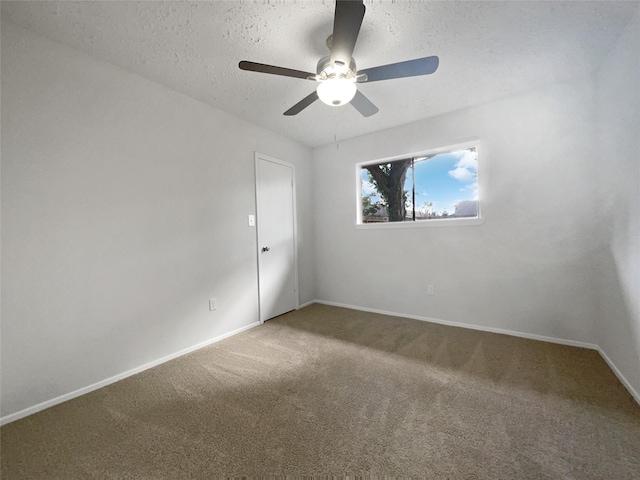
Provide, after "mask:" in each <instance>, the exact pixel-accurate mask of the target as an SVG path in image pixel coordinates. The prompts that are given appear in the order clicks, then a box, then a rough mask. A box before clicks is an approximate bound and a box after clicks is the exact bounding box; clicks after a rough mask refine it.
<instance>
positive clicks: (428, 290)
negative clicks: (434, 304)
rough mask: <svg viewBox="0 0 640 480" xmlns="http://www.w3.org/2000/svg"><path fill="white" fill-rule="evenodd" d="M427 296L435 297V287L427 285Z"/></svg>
mask: <svg viewBox="0 0 640 480" xmlns="http://www.w3.org/2000/svg"><path fill="white" fill-rule="evenodd" d="M427 295H435V293H433V285H427Z"/></svg>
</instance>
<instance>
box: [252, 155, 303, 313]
mask: <svg viewBox="0 0 640 480" xmlns="http://www.w3.org/2000/svg"><path fill="white" fill-rule="evenodd" d="M254 159H255V190H256V267H257V269H256V272H257V277H256V280H257V284H258V285H257V286H258V320H259V322H260V323H264V322H265V321H266V320H262V314H261V313H262V306H261V305H260V245H261V243H260V215H259V212H260V209H259V205H260V168H259V166H260V161H261V160H263V161H267V162H272V163H275V164H277V165H282V166H283V167H288V168H290V169H291V181H292V183H293V184H292V185H291V187H292V188H291V201H292V202H293V288H294V303H295V305H294V310H298V308H300V289H299V288H298V212H297V208H296V205H297V203H298V202H297V198H296V167H295V165H294V164H292V163H289V162H285V161H283V160H279V159H277V158H274V157H270V156H269V155H264V154H262V153H259V152H254Z"/></svg>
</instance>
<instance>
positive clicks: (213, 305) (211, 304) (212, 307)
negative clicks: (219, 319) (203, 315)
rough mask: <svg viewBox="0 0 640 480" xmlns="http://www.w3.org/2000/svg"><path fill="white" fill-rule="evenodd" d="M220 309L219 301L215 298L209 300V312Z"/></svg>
mask: <svg viewBox="0 0 640 480" xmlns="http://www.w3.org/2000/svg"><path fill="white" fill-rule="evenodd" d="M217 309H218V300H217V299H215V298H210V299H209V311H211V312H213V311H214V310H217Z"/></svg>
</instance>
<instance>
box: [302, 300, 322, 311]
mask: <svg viewBox="0 0 640 480" xmlns="http://www.w3.org/2000/svg"><path fill="white" fill-rule="evenodd" d="M314 303H320V302H318V301H317V300H311V301H310V302H306V303H303V304H302V305H298V308H296V310H300V309H301V308H304V307H308V306H309V305H312V304H314Z"/></svg>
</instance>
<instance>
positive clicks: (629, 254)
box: [594, 10, 640, 392]
mask: <svg viewBox="0 0 640 480" xmlns="http://www.w3.org/2000/svg"><path fill="white" fill-rule="evenodd" d="M597 109H598V138H599V141H600V155H599V161H598V171H599V181H600V187H601V189H600V194H601V207H600V208H601V209H602V213H603V215H604V217H605V218H606V219H608V222H609V223H608V227H609V231H610V236H609V237H608V239H607V244H606V245H605V247H604V248H603V249H602V251H601V252H599V255H598V257H597V259H598V264H597V270H596V271H595V272H594V274H595V275H596V278H597V280H598V290H597V291H598V293H599V295H598V305H599V310H598V312H599V315H598V316H599V318H600V322H599V324H598V326H599V328H598V343H599V345H600V347H601V349H602V350H603V351H604V352H605V353H606V355H607V356H608V357H609V358H610V359H611V360H612V361H613V363H614V364H615V365H616V367H617V368H618V369H619V370H620V372H621V373H622V374H623V375H624V376H625V378H626V379H627V380H628V381H629V383H630V384H631V385H632V386H633V388H634V389H635V390H636V392H640V10H639V13H638V15H636V16H635V18H634V19H633V20H632V22H631V23H630V24H629V25H628V26H627V28H626V30H625V31H624V34H623V35H622V36H621V37H620V39H619V40H618V43H617V44H616V47H615V49H614V50H613V51H612V52H611V53H610V54H609V56H608V57H607V60H606V61H605V62H604V64H603V65H602V67H601V68H600V70H599V72H598V75H597Z"/></svg>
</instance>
